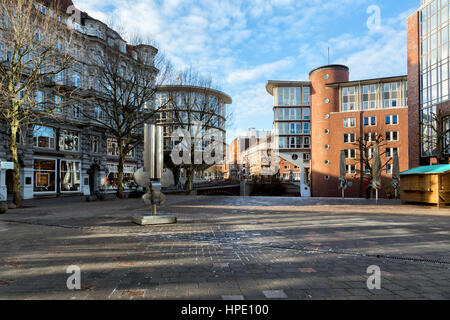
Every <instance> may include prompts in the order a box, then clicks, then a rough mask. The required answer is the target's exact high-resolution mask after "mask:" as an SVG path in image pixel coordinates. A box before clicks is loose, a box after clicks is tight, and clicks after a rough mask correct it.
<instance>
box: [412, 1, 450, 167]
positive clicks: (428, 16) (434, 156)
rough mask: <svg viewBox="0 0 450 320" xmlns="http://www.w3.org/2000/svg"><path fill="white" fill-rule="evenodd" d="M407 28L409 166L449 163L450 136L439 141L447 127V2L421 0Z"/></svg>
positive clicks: (449, 106) (449, 118) (449, 107)
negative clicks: (440, 150) (439, 162)
mask: <svg viewBox="0 0 450 320" xmlns="http://www.w3.org/2000/svg"><path fill="white" fill-rule="evenodd" d="M407 25H408V27H407V34H408V36H407V37H408V83H409V91H408V94H409V115H408V116H409V142H410V145H409V161H410V163H409V166H410V168H414V167H418V166H420V165H429V164H433V163H436V162H438V158H440V159H439V160H440V161H441V162H448V156H449V154H450V135H449V134H447V135H445V134H443V139H440V138H439V135H440V134H439V133H445V131H446V130H448V129H449V128H450V104H449V100H448V98H449V1H448V0H422V1H421V7H420V8H419V9H418V10H417V11H416V12H415V13H414V14H413V15H412V16H411V17H409V18H408V21H407ZM440 113H441V115H439V114H440ZM441 116H442V117H441ZM441 125H442V129H440V130H436V129H435V128H439V127H440V126H441ZM439 147H442V150H443V153H440V152H439V149H440V148H439Z"/></svg>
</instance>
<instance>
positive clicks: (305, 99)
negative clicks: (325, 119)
mask: <svg viewBox="0 0 450 320" xmlns="http://www.w3.org/2000/svg"><path fill="white" fill-rule="evenodd" d="M310 96H311V89H310V88H309V87H303V105H304V106H309V104H310Z"/></svg>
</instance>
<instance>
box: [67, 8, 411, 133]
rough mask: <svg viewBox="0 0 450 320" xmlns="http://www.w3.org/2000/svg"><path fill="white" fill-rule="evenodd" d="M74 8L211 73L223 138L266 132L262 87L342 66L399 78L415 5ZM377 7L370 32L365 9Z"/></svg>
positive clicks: (359, 74)
mask: <svg viewBox="0 0 450 320" xmlns="http://www.w3.org/2000/svg"><path fill="white" fill-rule="evenodd" d="M73 2H74V4H75V6H76V7H78V8H79V9H81V10H83V11H87V12H88V13H89V14H90V15H92V16H93V17H95V18H97V19H100V20H102V21H105V22H108V21H111V19H113V20H114V21H115V22H116V23H120V24H121V25H123V26H124V27H125V29H126V30H127V31H129V32H131V33H136V32H137V33H140V34H142V35H143V36H145V37H151V38H153V39H154V40H155V41H156V43H157V46H158V48H159V49H160V50H161V51H162V52H164V53H165V54H166V55H167V57H168V58H169V59H170V60H171V61H172V63H173V64H174V66H175V67H176V68H177V69H183V68H187V67H189V66H192V67H193V68H195V69H197V70H199V71H200V72H201V73H204V74H211V75H212V76H213V78H214V79H215V80H216V81H217V82H218V83H219V84H220V89H221V90H222V91H224V92H226V93H227V94H229V95H230V96H231V97H232V98H233V105H232V108H233V109H234V110H235V111H234V119H233V121H231V127H230V128H228V138H234V137H235V136H237V135H238V134H240V133H242V132H244V131H246V130H247V129H248V128H256V129H266V130H271V129H272V122H273V113H272V107H273V98H272V97H271V96H270V95H269V94H268V93H267V92H266V90H265V83H266V81H267V80H308V73H309V71H310V70H311V69H313V68H316V67H319V66H321V65H325V64H327V62H328V61H327V60H328V58H327V48H328V47H331V63H341V64H345V65H347V66H349V67H350V77H351V79H352V80H356V79H367V78H373V77H384V76H394V75H404V74H406V73H407V68H406V66H407V64H406V18H407V17H408V16H409V15H410V14H412V13H413V12H414V11H415V10H416V9H417V8H418V7H419V6H420V1H419V0H400V1H392V0H339V1H336V0H307V1H306V0H240V1H239V0H164V1H162V0H110V1H107V4H105V1H104V0H73ZM373 5H376V6H378V7H379V8H380V12H381V24H380V27H379V28H377V29H375V30H374V29H370V28H369V27H368V26H367V20H368V19H369V18H370V14H368V13H367V9H368V8H369V7H370V6H373Z"/></svg>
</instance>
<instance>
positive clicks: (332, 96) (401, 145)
mask: <svg viewBox="0 0 450 320" xmlns="http://www.w3.org/2000/svg"><path fill="white" fill-rule="evenodd" d="M309 80H310V81H309V82H289V84H291V83H292V84H301V85H302V87H306V88H309V89H310V92H309V93H310V96H309V98H310V101H309V102H310V105H309V106H308V107H309V108H310V113H308V116H309V115H310V118H308V119H310V120H311V127H310V129H311V131H310V134H311V136H310V138H311V146H310V148H311V150H310V152H311V157H310V159H311V164H310V169H309V168H308V181H307V182H308V185H309V184H310V185H311V191H312V192H311V193H312V196H313V197H338V196H340V195H341V192H340V190H339V189H338V185H339V182H338V179H339V175H340V154H341V151H342V150H345V151H346V155H347V160H346V169H347V180H348V181H349V182H350V186H349V188H348V189H347V191H346V195H347V196H348V197H364V196H366V193H365V185H366V184H365V181H369V180H370V174H369V173H370V170H368V168H367V167H366V165H365V164H364V163H363V161H362V159H369V162H371V161H372V154H373V142H374V140H378V141H380V140H381V144H380V152H381V154H382V156H381V158H382V159H381V160H382V164H383V179H382V180H383V181H382V183H383V189H382V190H381V196H382V197H383V196H387V195H388V194H389V193H390V191H391V190H390V189H392V188H391V182H392V169H393V168H392V157H393V154H394V150H397V151H398V154H399V159H400V170H401V171H404V170H408V169H409V161H408V150H409V149H408V84H407V76H399V77H390V78H379V79H369V80H359V81H349V68H348V67H346V66H343V65H328V66H323V67H320V68H317V69H314V70H313V71H311V73H310V79H309ZM274 83H275V84H281V85H283V86H286V84H288V82H285V81H284V82H283V81H269V83H268V85H270V84H274ZM281 85H280V86H281ZM274 87H277V86H274ZM297 87H298V85H297ZM276 116H277V109H275V126H276V125H280V123H282V122H281V121H279V119H277V118H276ZM293 127H294V126H293ZM275 129H277V128H275ZM278 129H279V128H278ZM276 132H280V130H278V131H277V130H276ZM288 133H291V132H288ZM292 133H294V132H292ZM279 135H280V137H282V136H283V135H282V134H279ZM288 141H289V140H288ZM360 142H361V143H362V144H364V145H365V146H367V150H365V149H364V150H361V148H360V146H359V143H360ZM281 145H282V144H281V143H280V149H282V147H281ZM281 151H284V150H281ZM308 160H309V157H308ZM294 164H295V163H294ZM281 167H282V168H284V166H283V163H281ZM292 169H296V168H291V167H289V166H286V172H288V171H290V170H292ZM302 171H303V170H302ZM302 171H301V172H302ZM309 177H310V180H309Z"/></svg>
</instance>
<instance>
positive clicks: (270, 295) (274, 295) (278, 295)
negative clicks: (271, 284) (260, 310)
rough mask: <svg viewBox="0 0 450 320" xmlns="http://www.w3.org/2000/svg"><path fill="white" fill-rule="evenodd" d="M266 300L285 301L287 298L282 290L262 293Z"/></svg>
mask: <svg viewBox="0 0 450 320" xmlns="http://www.w3.org/2000/svg"><path fill="white" fill-rule="evenodd" d="M263 294H264V295H265V296H266V298H267V299H286V298H287V297H288V296H287V295H286V294H285V293H284V291H283V290H267V291H263Z"/></svg>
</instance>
